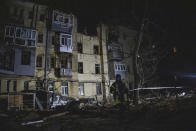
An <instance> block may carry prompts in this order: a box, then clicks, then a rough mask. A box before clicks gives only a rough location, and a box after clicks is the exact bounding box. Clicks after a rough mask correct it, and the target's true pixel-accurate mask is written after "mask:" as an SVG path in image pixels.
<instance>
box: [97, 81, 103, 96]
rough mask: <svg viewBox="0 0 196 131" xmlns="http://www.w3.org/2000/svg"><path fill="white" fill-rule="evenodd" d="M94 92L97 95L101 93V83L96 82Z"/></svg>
mask: <svg viewBox="0 0 196 131" xmlns="http://www.w3.org/2000/svg"><path fill="white" fill-rule="evenodd" d="M96 92H97V95H101V94H102V89H101V83H100V82H99V83H96Z"/></svg>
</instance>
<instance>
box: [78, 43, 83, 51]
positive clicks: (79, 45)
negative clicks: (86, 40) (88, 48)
mask: <svg viewBox="0 0 196 131" xmlns="http://www.w3.org/2000/svg"><path fill="white" fill-rule="evenodd" d="M77 45H78V53H82V52H83V48H82V43H78V44H77Z"/></svg>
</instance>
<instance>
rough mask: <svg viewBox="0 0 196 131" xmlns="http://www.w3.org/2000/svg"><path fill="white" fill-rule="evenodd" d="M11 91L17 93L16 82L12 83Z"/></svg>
mask: <svg viewBox="0 0 196 131" xmlns="http://www.w3.org/2000/svg"><path fill="white" fill-rule="evenodd" d="M13 91H15V92H16V91H17V81H16V80H15V81H13Z"/></svg>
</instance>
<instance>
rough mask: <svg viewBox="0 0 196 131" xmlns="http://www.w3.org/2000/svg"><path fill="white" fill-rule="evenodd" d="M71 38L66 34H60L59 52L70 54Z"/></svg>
mask: <svg viewBox="0 0 196 131" xmlns="http://www.w3.org/2000/svg"><path fill="white" fill-rule="evenodd" d="M72 50H73V46H72V36H71V35H68V34H63V33H61V34H60V47H59V51H60V52H64V53H72Z"/></svg>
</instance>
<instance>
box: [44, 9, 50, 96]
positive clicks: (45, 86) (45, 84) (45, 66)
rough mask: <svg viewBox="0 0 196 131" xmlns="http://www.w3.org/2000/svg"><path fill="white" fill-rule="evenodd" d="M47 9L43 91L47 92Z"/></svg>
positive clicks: (47, 16)
mask: <svg viewBox="0 0 196 131" xmlns="http://www.w3.org/2000/svg"><path fill="white" fill-rule="evenodd" d="M49 20H50V19H49V9H47V15H46V44H45V59H44V89H45V90H46V92H47V91H48V88H47V87H48V83H47V70H48V33H49V32H48V30H49Z"/></svg>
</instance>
